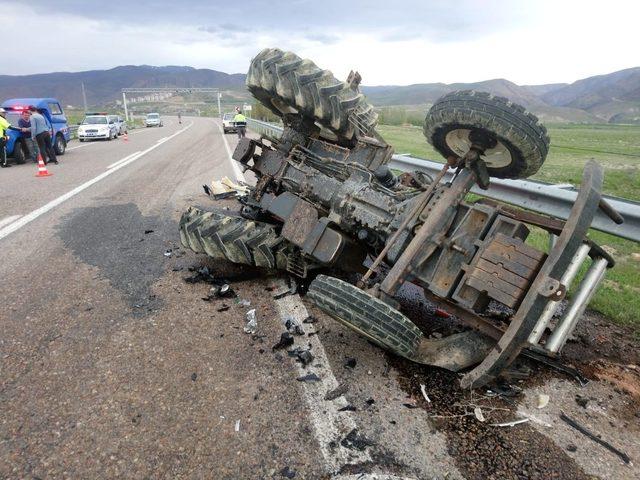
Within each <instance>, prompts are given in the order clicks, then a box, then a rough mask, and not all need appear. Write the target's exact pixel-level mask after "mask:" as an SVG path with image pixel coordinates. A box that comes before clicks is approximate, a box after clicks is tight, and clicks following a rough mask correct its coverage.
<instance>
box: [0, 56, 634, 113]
mask: <svg viewBox="0 0 640 480" xmlns="http://www.w3.org/2000/svg"><path fill="white" fill-rule="evenodd" d="M244 82H245V75H244V74H241V73H236V74H227V73H224V72H218V71H216V70H209V69H203V68H201V69H196V68H193V67H181V66H166V67H154V66H149V65H140V66H134V65H126V66H120V67H115V68H112V69H110V70H90V71H86V72H72V73H71V72H56V73H45V74H38V75H22V76H14V75H0V98H11V97H30V96H34V97H38V96H52V97H57V98H59V99H60V100H61V101H62V103H63V104H64V105H75V106H81V105H82V89H81V84H82V83H84V85H85V89H86V94H87V100H88V103H89V105H91V106H98V105H105V104H108V103H112V102H114V101H116V100H118V99H119V98H120V96H121V94H120V90H121V89H122V88H125V87H141V88H142V87H212V88H220V89H223V90H224V89H227V90H232V91H236V92H238V93H240V92H242V91H244V89H245V87H244ZM461 89H474V90H484V91H488V92H491V93H493V94H496V95H501V96H504V97H508V98H509V99H511V100H513V101H514V102H517V103H520V104H522V105H524V106H525V107H527V108H528V109H530V110H532V111H533V112H534V113H536V114H538V115H539V116H540V117H541V118H542V120H544V121H547V122H549V121H558V122H563V121H564V122H566V121H569V122H589V123H591V122H598V123H601V122H614V123H640V67H636V68H629V69H626V70H620V71H618V72H614V73H610V74H607V75H598V76H594V77H589V78H585V79H582V80H578V81H576V82H574V83H571V84H566V83H554V84H547V85H517V84H515V83H513V82H510V81H509V80H505V79H496V80H486V81H483V82H476V83H452V84H444V83H426V84H416V85H407V86H397V85H389V86H375V87H367V86H363V87H362V91H363V92H364V93H365V94H366V95H367V97H368V99H369V101H370V102H371V103H373V104H374V105H375V106H377V107H384V106H392V105H404V106H411V107H412V108H426V107H427V106H429V105H430V104H432V103H433V102H434V101H435V100H436V99H438V98H439V97H440V96H442V95H444V94H446V93H448V92H451V91H453V90H461Z"/></svg>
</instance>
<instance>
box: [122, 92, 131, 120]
mask: <svg viewBox="0 0 640 480" xmlns="http://www.w3.org/2000/svg"><path fill="white" fill-rule="evenodd" d="M122 104H123V105H124V119H125V121H127V122H128V121H129V111H128V110H127V94H126V93H125V92H122Z"/></svg>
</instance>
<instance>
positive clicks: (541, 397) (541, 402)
mask: <svg viewBox="0 0 640 480" xmlns="http://www.w3.org/2000/svg"><path fill="white" fill-rule="evenodd" d="M549 398H550V397H549V395H546V394H544V393H539V394H538V398H537V400H536V408H537V409H538V410H540V409H542V408H544V407H546V406H547V405H548V404H549Z"/></svg>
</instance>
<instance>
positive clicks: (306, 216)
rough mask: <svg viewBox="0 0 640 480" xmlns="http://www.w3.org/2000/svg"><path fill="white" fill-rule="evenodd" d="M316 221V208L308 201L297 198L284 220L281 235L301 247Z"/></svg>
mask: <svg viewBox="0 0 640 480" xmlns="http://www.w3.org/2000/svg"><path fill="white" fill-rule="evenodd" d="M316 223H318V210H316V208H315V207H314V206H313V205H311V204H310V203H309V202H305V201H304V200H298V202H296V205H295V207H293V210H292V211H291V213H290V214H289V216H288V217H287V219H286V221H285V222H284V227H283V228H282V236H283V237H284V238H286V239H287V240H289V241H290V242H291V243H293V244H294V245H297V246H298V247H301V248H302V247H303V246H304V242H305V240H306V239H307V236H308V235H309V234H310V233H311V231H312V230H313V227H315V225H316Z"/></svg>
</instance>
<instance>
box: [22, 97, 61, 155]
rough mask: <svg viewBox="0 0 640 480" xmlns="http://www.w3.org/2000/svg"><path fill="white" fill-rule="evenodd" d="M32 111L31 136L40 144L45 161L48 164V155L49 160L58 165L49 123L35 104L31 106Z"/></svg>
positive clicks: (39, 147)
mask: <svg viewBox="0 0 640 480" xmlns="http://www.w3.org/2000/svg"><path fill="white" fill-rule="evenodd" d="M29 111H30V112H31V138H32V139H35V141H36V143H37V144H38V150H40V155H42V159H43V160H44V163H45V164H47V163H48V162H47V160H46V158H45V153H46V156H47V157H49V162H53V163H55V164H56V165H58V159H57V158H56V152H55V151H54V150H53V145H51V134H50V133H49V125H48V124H47V120H46V119H45V118H44V116H43V115H42V114H41V113H39V112H38V111H37V110H36V107H34V106H33V105H30V106H29Z"/></svg>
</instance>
